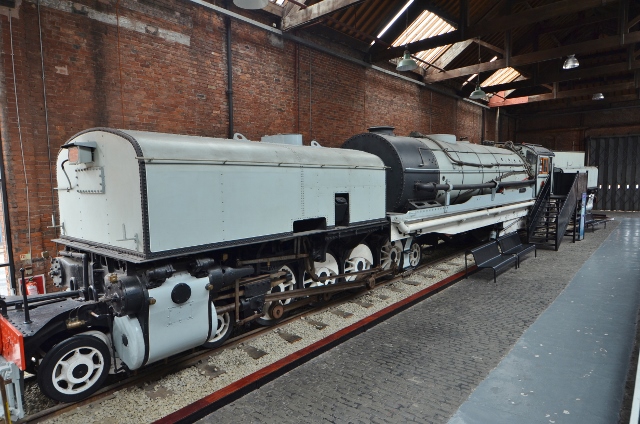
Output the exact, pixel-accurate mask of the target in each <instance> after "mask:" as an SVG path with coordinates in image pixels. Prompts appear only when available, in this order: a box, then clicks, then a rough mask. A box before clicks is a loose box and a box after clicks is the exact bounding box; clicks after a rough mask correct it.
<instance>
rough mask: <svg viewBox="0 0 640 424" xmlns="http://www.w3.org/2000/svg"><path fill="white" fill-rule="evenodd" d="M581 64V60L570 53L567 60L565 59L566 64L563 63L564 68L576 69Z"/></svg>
mask: <svg viewBox="0 0 640 424" xmlns="http://www.w3.org/2000/svg"><path fill="white" fill-rule="evenodd" d="M578 66H580V62H578V59H576V55H575V54H570V55H569V56H567V60H565V61H564V65H562V69H574V68H577V67H578Z"/></svg>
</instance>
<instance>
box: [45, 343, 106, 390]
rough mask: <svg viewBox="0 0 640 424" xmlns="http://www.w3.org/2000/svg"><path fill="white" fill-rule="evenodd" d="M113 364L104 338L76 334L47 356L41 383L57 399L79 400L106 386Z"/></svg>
mask: <svg viewBox="0 0 640 424" xmlns="http://www.w3.org/2000/svg"><path fill="white" fill-rule="evenodd" d="M110 367H111V355H110V352H109V348H108V347H107V345H106V344H105V343H104V342H103V341H102V340H100V339H99V338H97V337H94V336H89V335H78V336H74V337H71V338H69V339H67V340H65V341H63V342H60V343H58V344H57V345H55V346H54V347H53V349H51V350H50V351H49V352H48V353H47V354H46V355H45V357H44V359H43V360H42V362H41V363H40V368H39V370H38V386H40V390H42V392H43V393H44V394H45V395H46V396H48V397H50V398H51V399H53V400H57V401H60V402H77V401H79V400H82V399H85V398H87V397H88V396H90V395H92V394H93V393H94V392H95V391H96V390H98V389H99V388H100V386H102V383H104V380H105V379H106V378H107V375H108V374H109V368H110Z"/></svg>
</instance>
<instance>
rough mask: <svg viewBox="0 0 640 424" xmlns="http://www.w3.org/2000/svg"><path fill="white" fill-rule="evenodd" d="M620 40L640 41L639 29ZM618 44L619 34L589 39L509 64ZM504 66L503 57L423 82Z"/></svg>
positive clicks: (589, 51)
mask: <svg viewBox="0 0 640 424" xmlns="http://www.w3.org/2000/svg"><path fill="white" fill-rule="evenodd" d="M622 42H623V43H624V44H631V43H637V42H640V31H636V32H632V33H630V34H626V36H625V38H624V40H623V41H622ZM620 45H621V40H620V37H619V36H610V37H604V38H600V39H597V40H590V41H585V42H582V43H576V44H570V45H566V46H560V47H556V48H553V49H548V50H542V51H538V52H533V53H526V54H522V55H518V56H513V57H512V58H511V66H524V65H531V64H533V63H537V62H544V61H547V60H552V59H556V58H561V57H564V56H567V55H570V54H581V53H593V52H596V51H605V50H609V49H613V48H617V47H619V46H620ZM506 66H507V62H506V60H505V59H498V60H496V61H494V62H485V63H480V64H476V65H471V66H465V67H463V68H458V69H453V70H450V71H446V72H441V73H438V74H432V75H428V76H426V77H425V82H426V83H432V82H437V81H445V80H448V79H452V78H459V77H463V76H465V75H472V74H476V73H480V72H487V71H497V70H498V69H502V68H505V67H506Z"/></svg>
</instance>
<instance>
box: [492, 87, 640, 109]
mask: <svg viewBox="0 0 640 424" xmlns="http://www.w3.org/2000/svg"><path fill="white" fill-rule="evenodd" d="M635 88H636V85H635V82H633V81H631V82H624V83H619V84H609V85H598V86H593V87H587V88H578V89H575V90H565V91H557V92H553V93H548V94H538V95H535V96H526V97H515V98H510V99H499V98H498V99H495V100H494V97H492V98H491V100H490V101H489V106H490V107H503V106H512V105H519V104H524V103H533V102H542V101H545V100H555V99H570V98H573V97H581V96H591V95H593V94H596V93H610V92H612V91H626V90H632V89H635Z"/></svg>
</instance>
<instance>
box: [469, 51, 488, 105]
mask: <svg viewBox="0 0 640 424" xmlns="http://www.w3.org/2000/svg"><path fill="white" fill-rule="evenodd" d="M480 63H482V58H481V57H480V44H478V64H480ZM469 98H470V99H471V100H487V93H485V92H484V91H483V90H482V88H480V72H478V81H477V82H476V89H475V90H473V93H471V95H470V96H469Z"/></svg>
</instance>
